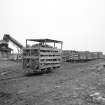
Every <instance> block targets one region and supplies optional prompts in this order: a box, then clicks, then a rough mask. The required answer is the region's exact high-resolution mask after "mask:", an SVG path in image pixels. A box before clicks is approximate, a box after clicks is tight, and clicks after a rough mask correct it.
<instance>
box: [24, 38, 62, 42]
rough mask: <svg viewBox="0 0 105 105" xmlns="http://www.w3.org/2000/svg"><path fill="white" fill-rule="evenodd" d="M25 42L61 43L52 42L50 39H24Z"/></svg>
mask: <svg viewBox="0 0 105 105" xmlns="http://www.w3.org/2000/svg"><path fill="white" fill-rule="evenodd" d="M26 40H27V41H36V42H48V43H49V42H55V43H62V41H58V40H52V39H26Z"/></svg>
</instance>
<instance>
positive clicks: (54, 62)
mask: <svg viewBox="0 0 105 105" xmlns="http://www.w3.org/2000/svg"><path fill="white" fill-rule="evenodd" d="M40 63H45V64H47V63H60V61H40Z"/></svg>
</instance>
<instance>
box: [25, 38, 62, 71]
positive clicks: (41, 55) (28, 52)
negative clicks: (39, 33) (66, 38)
mask: <svg viewBox="0 0 105 105" xmlns="http://www.w3.org/2000/svg"><path fill="white" fill-rule="evenodd" d="M28 41H31V42H37V43H38V44H34V45H32V46H28ZM49 43H53V45H54V46H51V45H49ZM56 43H57V44H58V43H59V44H60V49H58V48H57V47H56V46H55V44H56ZM62 44H63V42H62V41H57V40H52V39H26V48H24V49H23V69H25V71H26V72H28V73H34V72H46V71H49V70H52V69H54V68H59V67H60V66H61V62H62Z"/></svg>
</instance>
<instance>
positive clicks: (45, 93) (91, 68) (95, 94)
mask: <svg viewBox="0 0 105 105" xmlns="http://www.w3.org/2000/svg"><path fill="white" fill-rule="evenodd" d="M104 62H105V61H103V60H98V61H91V62H87V63H77V64H71V63H64V64H62V68H60V69H59V70H54V71H53V72H52V73H48V74H43V75H32V76H25V75H24V71H23V70H22V65H21V63H16V62H11V61H0V105H105V68H104V65H103V63H104Z"/></svg>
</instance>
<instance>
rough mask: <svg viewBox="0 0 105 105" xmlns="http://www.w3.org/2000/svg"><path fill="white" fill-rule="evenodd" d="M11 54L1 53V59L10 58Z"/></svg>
mask: <svg viewBox="0 0 105 105" xmlns="http://www.w3.org/2000/svg"><path fill="white" fill-rule="evenodd" d="M10 54H11V53H10V52H5V51H0V59H3V58H8V57H9V56H10Z"/></svg>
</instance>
